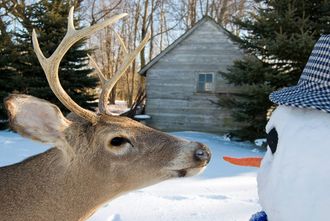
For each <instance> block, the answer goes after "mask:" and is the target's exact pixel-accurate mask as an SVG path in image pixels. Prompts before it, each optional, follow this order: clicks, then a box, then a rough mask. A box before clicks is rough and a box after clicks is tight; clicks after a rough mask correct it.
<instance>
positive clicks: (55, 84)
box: [32, 7, 126, 123]
mask: <svg viewBox="0 0 330 221" xmlns="http://www.w3.org/2000/svg"><path fill="white" fill-rule="evenodd" d="M73 10H74V8H73V7H72V8H71V9H70V13H69V16H68V30H67V33H66V35H65V36H64V38H63V40H62V41H61V43H60V44H59V46H58V47H57V48H56V50H55V52H54V53H53V54H52V55H51V56H50V57H49V58H46V57H45V56H44V55H43V53H42V51H41V49H40V47H39V43H38V39H37V34H36V32H35V30H33V32H32V41H33V48H34V51H35V53H36V54H37V57H38V60H39V62H40V64H41V66H42V68H43V70H44V72H45V74H46V77H47V81H48V84H49V86H50V88H51V89H52V91H53V92H54V94H55V95H56V97H57V98H58V99H59V100H60V101H61V102H62V103H63V104H64V106H65V107H66V108H68V109H69V110H70V111H72V112H74V113H76V114H77V115H78V116H80V117H82V118H84V119H86V120H88V121H90V122H92V123H95V122H96V121H97V119H98V117H97V114H96V113H94V112H92V111H89V110H86V109H84V108H82V107H80V106H79V105H78V104H77V103H75V102H74V101H73V100H72V99H71V98H70V96H69V95H68V94H67V93H66V92H65V91H64V89H63V88H62V86H61V83H60V81H59V77H58V69H59V65H60V62H61V60H62V58H63V56H64V55H65V53H66V52H67V51H68V50H69V48H70V47H71V46H72V45H73V44H74V43H76V42H77V41H79V40H81V39H82V38H85V37H87V36H89V35H91V34H93V33H94V32H96V31H98V30H100V29H102V28H104V27H106V26H108V25H111V24H113V23H114V22H116V21H117V20H119V19H120V18H122V17H124V16H126V14H120V15H116V16H114V17H112V18H110V19H108V20H106V21H103V22H101V23H98V24H95V25H93V26H90V27H86V28H83V29H81V30H76V29H75V28H74V24H73Z"/></svg>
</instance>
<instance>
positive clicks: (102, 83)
mask: <svg viewBox="0 0 330 221" xmlns="http://www.w3.org/2000/svg"><path fill="white" fill-rule="evenodd" d="M87 56H88V58H89V60H90V61H91V62H92V64H93V66H94V68H95V69H96V73H97V76H98V77H99V78H100V81H101V86H102V87H103V85H104V84H105V82H106V80H107V79H106V78H105V76H104V74H103V73H102V71H101V69H100V67H99V66H98V64H97V63H96V61H95V60H94V59H93V58H92V56H90V55H89V54H87Z"/></svg>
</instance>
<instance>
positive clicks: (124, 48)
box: [113, 30, 128, 54]
mask: <svg viewBox="0 0 330 221" xmlns="http://www.w3.org/2000/svg"><path fill="white" fill-rule="evenodd" d="M113 32H114V33H115V35H116V36H117V38H118V40H119V43H120V45H121V47H122V48H123V50H124V53H125V54H128V50H127V48H126V45H125V43H124V41H123V39H122V38H121V37H120V35H119V34H118V33H117V32H116V31H115V30H113Z"/></svg>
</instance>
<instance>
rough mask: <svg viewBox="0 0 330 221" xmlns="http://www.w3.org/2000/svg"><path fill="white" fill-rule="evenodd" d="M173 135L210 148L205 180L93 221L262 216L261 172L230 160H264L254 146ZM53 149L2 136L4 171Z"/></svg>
mask: <svg viewBox="0 0 330 221" xmlns="http://www.w3.org/2000/svg"><path fill="white" fill-rule="evenodd" d="M171 134H172V135H175V136H178V137H183V138H186V139H190V140H195V141H199V142H202V143H204V144H206V145H208V146H209V147H210V148H211V150H212V160H211V162H210V164H209V166H208V167H207V169H206V170H205V171H204V173H203V174H201V175H199V176H195V177H189V178H181V179H174V180H169V181H165V182H163V183H160V184H157V185H154V186H150V187H148V188H144V189H141V190H137V191H134V192H131V193H128V194H126V195H123V196H121V197H120V198H117V199H115V200H113V201H111V202H109V203H108V204H106V205H104V206H103V207H102V208H100V209H99V210H98V211H97V212H96V213H95V214H94V215H93V216H92V217H91V218H90V219H89V221H137V220H143V221H155V220H157V221H176V220H177V221H197V220H198V221H200V220H203V221H215V220H221V221H247V220H249V218H250V217H251V215H252V214H254V213H256V212H258V211H260V210H261V207H260V205H259V204H258V196H257V183H256V173H257V169H255V168H247V167H235V166H232V165H229V164H228V163H226V162H224V161H223V160H222V157H223V156H224V155H228V156H235V157H244V156H262V155H263V154H264V153H263V152H260V151H258V149H256V148H255V147H254V146H251V145H250V144H248V143H236V142H231V141H227V140H225V139H224V138H223V137H221V136H217V135H213V134H206V133H199V132H175V133H171ZM47 148H48V146H45V145H42V144H39V143H35V142H33V141H30V140H28V139H25V138H23V137H21V136H19V135H17V134H15V133H12V132H6V131H2V132H0V166H4V165H8V164H12V163H15V162H18V161H21V160H23V159H24V158H26V157H28V156H31V155H34V154H37V153H40V152H42V151H45V150H46V149H47Z"/></svg>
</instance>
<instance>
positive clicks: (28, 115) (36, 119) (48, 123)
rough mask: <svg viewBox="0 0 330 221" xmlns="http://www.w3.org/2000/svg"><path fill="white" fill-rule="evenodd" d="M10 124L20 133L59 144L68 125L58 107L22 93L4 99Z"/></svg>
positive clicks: (63, 138)
mask: <svg viewBox="0 0 330 221" xmlns="http://www.w3.org/2000/svg"><path fill="white" fill-rule="evenodd" d="M5 106H6V109H7V111H8V115H9V121H10V125H11V127H12V128H13V129H15V130H16V131H17V132H19V133H20V134H21V135H23V136H26V137H29V138H31V139H34V140H38V141H41V142H44V143H52V144H60V143H63V142H64V140H65V135H64V130H65V129H66V128H67V127H68V126H69V125H70V123H71V122H70V121H69V120H67V119H66V118H65V117H64V116H63V114H62V113H61V111H60V109H59V108H58V107H57V106H55V105H54V104H51V103H49V102H48V101H45V100H42V99H39V98H36V97H32V96H28V95H22V94H14V95H10V96H9V97H7V98H6V99H5Z"/></svg>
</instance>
